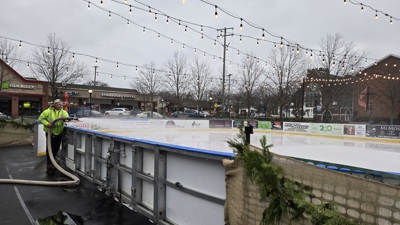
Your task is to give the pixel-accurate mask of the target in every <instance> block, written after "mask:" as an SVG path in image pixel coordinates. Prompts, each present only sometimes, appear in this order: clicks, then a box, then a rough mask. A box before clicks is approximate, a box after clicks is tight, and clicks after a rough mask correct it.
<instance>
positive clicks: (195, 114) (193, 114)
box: [171, 109, 206, 118]
mask: <svg viewBox="0 0 400 225" xmlns="http://www.w3.org/2000/svg"><path fill="white" fill-rule="evenodd" d="M171 116H172V117H175V118H176V117H179V116H187V117H190V118H195V117H206V115H205V114H204V113H202V112H200V113H198V112H197V110H195V109H186V110H184V111H179V113H178V111H176V112H173V113H172V114H171Z"/></svg>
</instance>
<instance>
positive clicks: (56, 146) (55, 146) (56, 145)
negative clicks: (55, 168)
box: [46, 133, 63, 164]
mask: <svg viewBox="0 0 400 225" xmlns="http://www.w3.org/2000/svg"><path fill="white" fill-rule="evenodd" d="M62 136H63V135H62V134H60V135H53V134H52V135H51V150H52V153H53V157H54V159H55V158H56V155H57V153H58V151H59V150H60V145H61V141H62ZM48 141H49V140H48V133H46V158H47V164H50V163H51V160H50V156H49V149H48V144H47V143H48Z"/></svg>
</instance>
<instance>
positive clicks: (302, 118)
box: [301, 78, 305, 122]
mask: <svg viewBox="0 0 400 225" xmlns="http://www.w3.org/2000/svg"><path fill="white" fill-rule="evenodd" d="M304 83H305V78H303V84H302V88H301V122H303V121H304V89H305V86H304Z"/></svg>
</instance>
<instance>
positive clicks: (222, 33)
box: [217, 27, 233, 112]
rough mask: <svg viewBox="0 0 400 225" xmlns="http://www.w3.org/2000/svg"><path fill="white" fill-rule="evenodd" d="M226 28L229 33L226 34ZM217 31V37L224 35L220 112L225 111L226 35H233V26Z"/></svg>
mask: <svg viewBox="0 0 400 225" xmlns="http://www.w3.org/2000/svg"><path fill="white" fill-rule="evenodd" d="M227 30H228V31H230V33H228V34H227ZM217 31H218V32H220V33H221V34H220V35H219V36H218V37H221V36H223V37H224V46H223V47H224V53H223V59H222V112H225V61H226V47H227V45H226V36H233V27H231V28H226V27H225V28H224V29H217Z"/></svg>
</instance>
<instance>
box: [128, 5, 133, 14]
mask: <svg viewBox="0 0 400 225" xmlns="http://www.w3.org/2000/svg"><path fill="white" fill-rule="evenodd" d="M129 14H132V6H131V5H129Z"/></svg>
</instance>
